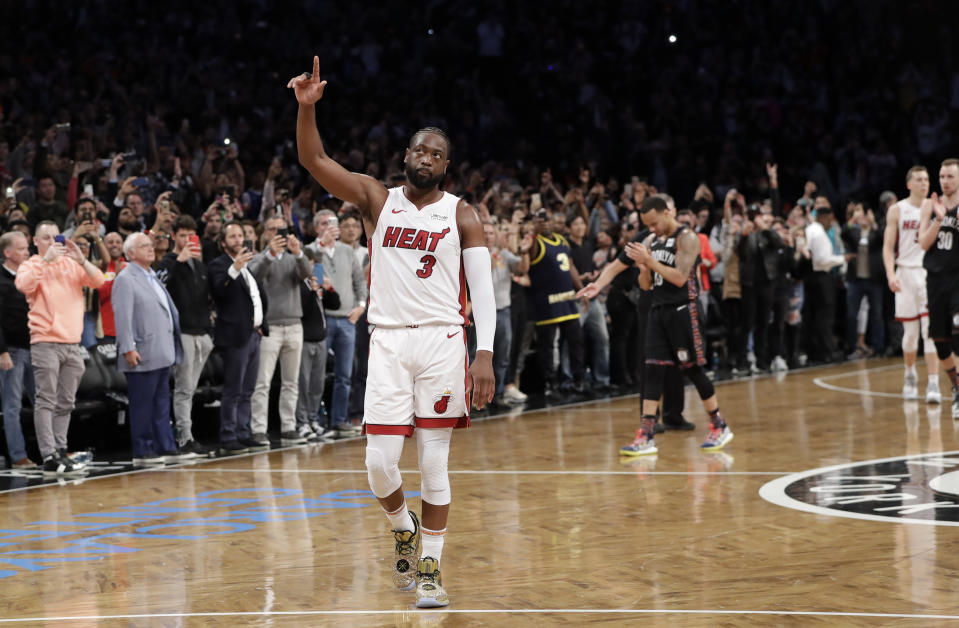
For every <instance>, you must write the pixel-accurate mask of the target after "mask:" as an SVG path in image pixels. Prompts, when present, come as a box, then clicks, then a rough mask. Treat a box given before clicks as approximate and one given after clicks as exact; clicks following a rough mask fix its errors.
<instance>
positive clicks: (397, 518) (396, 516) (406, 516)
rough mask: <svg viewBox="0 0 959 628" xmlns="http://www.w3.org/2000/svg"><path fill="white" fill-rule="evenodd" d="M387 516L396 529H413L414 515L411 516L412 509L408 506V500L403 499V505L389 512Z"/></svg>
mask: <svg viewBox="0 0 959 628" xmlns="http://www.w3.org/2000/svg"><path fill="white" fill-rule="evenodd" d="M386 517H387V518H388V519H389V520H390V525H391V526H393V529H394V530H396V531H401V530H409V531H410V532H412V531H413V517H411V516H410V509H409V508H407V507H406V500H404V501H403V505H402V506H400V507H399V508H397V509H396V510H394V511H393V512H387V513H386Z"/></svg>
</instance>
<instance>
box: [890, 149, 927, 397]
mask: <svg viewBox="0 0 959 628" xmlns="http://www.w3.org/2000/svg"><path fill="white" fill-rule="evenodd" d="M906 187H907V188H908V189H909V198H906V199H903V200H901V201H899V202H898V203H893V204H892V205H891V206H890V207H889V211H888V212H886V231H885V234H884V236H885V237H884V239H883V244H882V261H883V263H884V264H885V265H886V277H887V278H888V281H889V289H890V290H892V291H893V292H894V293H895V295H896V320H897V321H899V322H901V323H902V357H903V361H904V362H905V363H906V371H905V375H904V379H903V384H902V396H903V397H905V398H906V399H918V398H919V375H918V374H917V373H916V354H917V353H918V352H919V335H920V333H921V334H922V345H923V352H924V353H925V357H926V373H927V375H928V383H927V384H926V402H927V403H940V402H941V401H942V394H941V393H940V392H939V358H938V356H937V355H936V346H935V344H934V343H933V341H932V339H930V338H929V311H928V308H927V297H926V269H925V268H923V267H922V258H923V256H924V255H925V253H926V252H925V251H924V250H923V249H922V247H921V246H919V213H920V209H921V208H922V204H923V202H924V201H925V200H926V196H928V194H929V172H928V171H927V170H926V169H925V168H924V167H923V166H913V167H912V168H910V169H909V172H907V173H906ZM897 249H898V251H897ZM897 253H898V254H897Z"/></svg>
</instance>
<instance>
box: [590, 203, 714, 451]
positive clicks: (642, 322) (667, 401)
mask: <svg viewBox="0 0 959 628" xmlns="http://www.w3.org/2000/svg"><path fill="white" fill-rule="evenodd" d="M663 200H666V203H667V204H666V206H667V210H668V211H670V212H673V211H674V210H675V206H672V207H671V206H670V201H669V200H667V199H665V198H664V199H663ZM649 235H650V231H649V229H647V228H646V227H645V226H643V227H642V228H641V229H640V230H639V232H638V233H637V234H636V235H635V236H633V238H632V239H631V240H630V241H631V242H636V243H642V242H644V241H645V240H646V238H647V237H649ZM634 265H635V262H633V260H631V259H630V258H629V257H627V256H626V252H625V251H621V252H620V253H619V254H618V255H617V256H616V258H615V259H613V260H611V261H610V262H609V263H608V264H606V266H604V267H603V270H602V272H601V273H600V274H599V277H597V278H596V280H595V281H593V282H591V283H590V284H588V285H587V286H586V287H585V288H583V289H582V290H580V291H579V292H578V293H577V294H576V296H577V297H580V298H587V299H595V298H596V297H597V296H598V295H599V293H600V292H601V291H602V290H603V288H605V287H606V286H608V285H609V284H610V283H612V281H613V279H615V278H616V277H617V276H619V275H620V273H622V272H623V271H626V270H628V269H630V268H631V267H633V266H634ZM650 293H651V291H648V290H647V291H644V292H643V293H642V296H641V297H640V299H639V323H638V327H639V336H640V338H639V342H638V343H637V346H635V347H633V346H631V347H628V349H627V350H628V351H636V352H637V354H638V356H637V357H638V360H639V361H640V364H639V381H640V384H642V382H643V381H644V380H645V379H646V375H645V372H646V323H647V321H648V320H649V310H650V308H651V307H652V304H651V303H650V298H651V294H650ZM684 392H685V391H684V390H683V374H682V371H681V370H680V369H679V368H678V367H675V366H674V367H669V368H667V369H666V375H665V377H664V380H663V412H662V422H657V423H656V427H655V432H656V433H657V434H659V433H660V432H664V431H666V430H694V429H696V426H695V425H694V424H693V423H690V422H689V421H687V420H686V419H684V418H683V409H684V407H685V401H686V400H685V399H684ZM640 404H642V390H640Z"/></svg>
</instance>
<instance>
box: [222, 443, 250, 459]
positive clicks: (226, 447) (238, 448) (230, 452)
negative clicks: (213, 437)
mask: <svg viewBox="0 0 959 628" xmlns="http://www.w3.org/2000/svg"><path fill="white" fill-rule="evenodd" d="M249 451H250V448H249V447H247V446H245V445H243V444H241V443H240V442H239V441H235V440H231V441H229V442H226V443H220V450H219V452H220V455H221V456H235V455H237V454H245V453H247V452H249Z"/></svg>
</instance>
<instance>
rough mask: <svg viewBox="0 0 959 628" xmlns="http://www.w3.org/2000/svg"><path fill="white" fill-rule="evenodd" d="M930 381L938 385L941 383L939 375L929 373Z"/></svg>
mask: <svg viewBox="0 0 959 628" xmlns="http://www.w3.org/2000/svg"><path fill="white" fill-rule="evenodd" d="M929 383H930V384H932V385H934V386H938V385H939V375H938V374H936V375H929Z"/></svg>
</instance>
